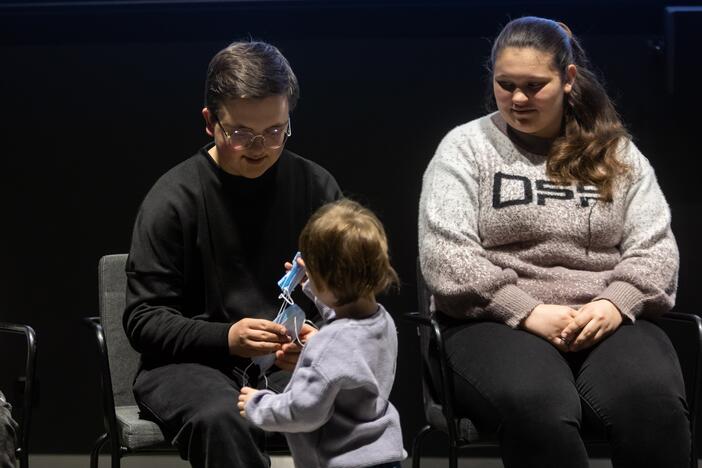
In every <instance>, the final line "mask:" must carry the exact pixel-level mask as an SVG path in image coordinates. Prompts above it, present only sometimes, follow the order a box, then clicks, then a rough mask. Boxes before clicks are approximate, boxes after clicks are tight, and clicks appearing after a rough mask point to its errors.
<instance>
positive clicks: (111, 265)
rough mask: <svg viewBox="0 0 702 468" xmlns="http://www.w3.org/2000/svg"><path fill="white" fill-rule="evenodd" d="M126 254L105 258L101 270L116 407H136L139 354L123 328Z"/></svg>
mask: <svg viewBox="0 0 702 468" xmlns="http://www.w3.org/2000/svg"><path fill="white" fill-rule="evenodd" d="M126 264H127V254H117V255H105V256H104V257H102V258H101V259H100V263H99V266H98V291H99V296H100V323H101V325H102V329H103V333H104V336H105V343H106V345H107V357H108V362H109V365H110V377H111V380H112V394H113V396H114V402H115V406H130V405H136V403H135V401H134V395H133V394H132V383H133V381H134V376H135V375H136V371H137V367H138V365H139V353H137V352H136V351H135V350H134V348H132V346H131V345H130V344H129V340H128V339H127V335H126V334H125V332H124V328H123V326H122V315H123V314H124V305H125V295H126V290H127V275H126V273H125V266H126Z"/></svg>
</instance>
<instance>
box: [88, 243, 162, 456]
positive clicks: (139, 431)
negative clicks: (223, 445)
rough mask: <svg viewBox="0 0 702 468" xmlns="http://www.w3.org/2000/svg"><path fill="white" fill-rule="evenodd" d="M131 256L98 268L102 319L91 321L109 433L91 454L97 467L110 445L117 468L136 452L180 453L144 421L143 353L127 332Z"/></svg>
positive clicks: (108, 259)
mask: <svg viewBox="0 0 702 468" xmlns="http://www.w3.org/2000/svg"><path fill="white" fill-rule="evenodd" d="M126 262H127V255H126V254H118V255H106V256H104V257H102V258H101V259H100V262H99V265H98V293H99V312H100V316H99V317H88V318H86V319H85V321H86V323H87V324H88V325H89V326H90V328H92V330H93V331H94V333H95V338H96V340H97V345H98V351H99V362H100V390H101V392H100V393H101V400H102V411H103V421H104V426H105V432H104V433H103V434H102V435H101V436H99V437H98V439H97V440H96V441H95V444H94V446H93V450H92V452H91V454H90V466H91V468H97V467H98V456H99V455H100V450H101V449H102V447H103V445H105V443H106V442H108V441H109V443H110V453H111V458H112V467H113V468H118V467H119V466H120V461H121V458H122V457H123V456H125V455H127V454H130V453H135V452H151V453H154V452H155V453H159V452H174V451H175V448H174V447H172V446H171V445H170V444H169V443H167V442H166V439H165V437H164V436H163V433H162V432H161V429H160V428H159V427H158V425H156V424H155V423H153V422H151V421H147V420H145V419H140V418H139V409H138V407H137V404H136V402H135V401H134V395H133V394H132V383H133V381H134V376H135V375H136V371H137V367H138V365H139V353H137V352H136V351H135V350H134V349H133V348H132V346H131V345H130V344H129V340H128V339H127V335H126V334H125V333H124V329H123V328H122V315H123V313H124V305H125V293H126V290H127V275H126V273H125V265H126Z"/></svg>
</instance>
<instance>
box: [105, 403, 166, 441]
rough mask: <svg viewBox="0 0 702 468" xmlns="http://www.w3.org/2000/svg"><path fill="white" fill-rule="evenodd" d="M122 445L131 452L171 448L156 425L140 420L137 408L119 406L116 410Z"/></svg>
mask: <svg viewBox="0 0 702 468" xmlns="http://www.w3.org/2000/svg"><path fill="white" fill-rule="evenodd" d="M115 413H116V414H117V424H118V425H119V431H120V438H121V440H122V444H123V445H124V446H125V447H126V448H127V449H129V450H136V449H140V448H145V447H149V448H156V447H155V446H158V445H163V448H166V447H170V445H169V444H168V443H167V442H166V440H165V439H164V437H163V433H162V432H161V429H159V427H158V425H156V423H153V422H151V421H147V420H146V419H140V418H139V408H138V407H137V406H118V407H117V408H115Z"/></svg>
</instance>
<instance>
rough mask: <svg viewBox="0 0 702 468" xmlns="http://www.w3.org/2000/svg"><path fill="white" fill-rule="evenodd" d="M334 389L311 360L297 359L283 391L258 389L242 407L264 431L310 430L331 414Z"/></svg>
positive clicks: (320, 424) (335, 391) (334, 396)
mask: <svg viewBox="0 0 702 468" xmlns="http://www.w3.org/2000/svg"><path fill="white" fill-rule="evenodd" d="M337 392H338V389H337V388H336V387H335V386H334V385H331V384H330V383H329V381H328V380H327V378H326V377H325V376H324V375H323V374H322V373H321V372H319V370H318V369H316V368H315V367H314V365H313V364H312V362H311V361H308V362H307V363H306V362H300V363H299V365H298V367H297V369H296V370H295V373H294V374H293V376H292V379H291V380H290V383H289V384H288V386H287V388H286V389H285V391H284V392H283V393H280V394H275V393H273V392H271V391H269V390H262V391H259V392H257V393H256V394H254V396H253V397H251V399H250V400H249V401H248V402H247V403H246V407H245V408H244V410H245V411H246V417H247V418H248V419H249V420H250V421H251V422H252V423H253V424H254V425H256V426H258V427H260V428H261V429H264V430H266V431H279V432H311V431H314V430H315V429H317V428H319V427H320V426H322V425H323V424H324V423H326V422H327V421H328V420H329V418H330V417H331V414H332V410H333V405H334V399H335V398H336V394H337Z"/></svg>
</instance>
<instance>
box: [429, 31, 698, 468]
mask: <svg viewBox="0 0 702 468" xmlns="http://www.w3.org/2000/svg"><path fill="white" fill-rule="evenodd" d="M489 72H490V77H491V81H492V90H493V95H494V102H495V103H496V105H497V112H494V113H491V114H489V115H486V116H484V117H481V118H479V119H476V120H474V121H472V122H469V123H466V124H464V125H461V126H458V127H457V128H455V129H453V130H452V131H450V132H449V133H448V134H447V135H446V137H444V139H443V140H442V142H441V143H440V145H439V147H438V149H437V151H436V154H435V155H434V157H433V159H432V161H431V162H430V164H429V166H428V168H427V170H426V173H425V175H424V181H423V187H422V195H421V200H420V210H419V253H420V262H421V270H422V273H423V275H424V277H425V279H426V282H427V285H428V287H429V289H430V291H431V293H432V295H433V300H434V304H435V308H436V310H437V318H438V320H439V321H440V323H441V324H442V326H443V327H444V328H445V330H446V331H445V333H446V343H445V344H446V348H447V353H448V358H449V363H450V366H451V369H452V371H453V383H454V386H455V393H456V397H457V399H458V400H459V401H457V402H456V405H457V410H458V411H459V413H461V414H462V415H465V416H467V417H469V418H471V420H473V422H474V423H475V424H476V426H477V427H478V429H481V430H485V431H490V432H494V433H496V434H497V436H498V438H499V442H500V445H501V454H502V457H503V461H504V463H505V466H507V467H586V466H587V465H588V456H587V453H586V450H585V446H584V444H583V439H582V431H583V428H584V427H585V428H590V429H592V430H599V431H601V433H602V434H603V435H605V436H606V437H607V439H608V440H609V442H610V445H611V449H612V450H611V453H612V461H613V464H614V466H615V467H625V466H626V467H646V466H656V467H663V466H665V467H686V466H689V463H690V453H691V435H690V425H689V415H688V410H687V407H686V403H685V388H684V384H683V380H682V375H681V372H680V366H679V363H678V361H677V358H676V354H675V351H674V349H673V347H672V344H671V343H670V341H669V339H668V338H667V336H666V335H665V334H664V332H663V331H662V330H661V329H659V328H658V327H657V326H656V325H655V324H654V323H652V322H651V321H649V320H647V319H650V318H655V317H656V316H659V315H660V314H662V313H664V312H666V311H668V310H670V309H671V308H672V307H673V304H674V301H675V292H676V288H677V275H678V249H677V245H676V243H675V238H674V237H673V234H672V232H671V229H670V210H669V208H668V205H667V203H666V201H665V198H664V196H663V194H662V192H661V190H660V188H659V185H658V182H657V180H656V177H655V174H654V171H653V169H652V168H651V165H650V164H649V162H648V160H647V159H646V158H645V157H644V156H643V155H642V154H641V153H640V152H639V150H638V149H637V148H636V146H635V145H634V143H633V142H632V141H631V137H630V136H629V134H628V133H627V131H626V129H625V128H624V126H623V125H622V123H621V120H620V118H619V116H618V114H617V112H616V110H615V109H614V106H613V105H612V103H611V101H610V99H609V98H608V96H607V93H606V92H605V90H604V87H603V86H602V85H601V83H600V82H599V80H598V78H597V76H596V75H595V74H594V73H593V72H592V70H591V68H590V65H589V63H588V61H587V58H586V55H585V53H584V51H583V49H582V48H581V46H580V44H579V42H578V40H577V39H576V38H575V36H574V35H573V34H572V32H571V31H570V29H569V28H568V27H567V26H566V25H564V24H563V23H558V22H555V21H552V20H549V19H544V18H536V17H524V18H519V19H516V20H513V21H511V22H510V23H508V24H507V25H506V26H505V27H504V28H503V30H502V31H501V33H500V34H499V36H498V37H497V39H496V40H495V42H494V44H493V48H492V53H491V56H490V61H489Z"/></svg>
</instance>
